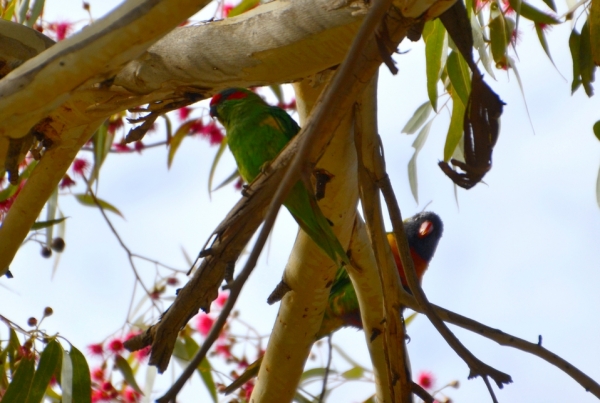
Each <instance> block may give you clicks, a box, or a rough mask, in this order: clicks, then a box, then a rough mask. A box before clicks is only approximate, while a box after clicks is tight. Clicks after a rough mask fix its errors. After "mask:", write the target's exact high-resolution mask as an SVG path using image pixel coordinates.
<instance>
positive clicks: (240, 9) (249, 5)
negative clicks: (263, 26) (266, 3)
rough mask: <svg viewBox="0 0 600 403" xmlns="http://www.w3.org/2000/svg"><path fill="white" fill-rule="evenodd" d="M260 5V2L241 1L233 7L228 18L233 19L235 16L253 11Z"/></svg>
mask: <svg viewBox="0 0 600 403" xmlns="http://www.w3.org/2000/svg"><path fill="white" fill-rule="evenodd" d="M259 4H260V0H242V1H241V3H240V4H238V5H237V6H235V7H234V8H233V9H232V10H231V11H230V12H229V15H228V17H230V18H231V17H235V16H236V15H240V14H242V13H245V12H246V11H248V10H251V9H253V8H254V7H256V6H257V5H259Z"/></svg>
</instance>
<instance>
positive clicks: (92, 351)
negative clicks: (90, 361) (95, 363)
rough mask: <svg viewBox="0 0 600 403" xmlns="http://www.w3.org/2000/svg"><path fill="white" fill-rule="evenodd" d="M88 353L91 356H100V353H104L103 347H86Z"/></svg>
mask: <svg viewBox="0 0 600 403" xmlns="http://www.w3.org/2000/svg"><path fill="white" fill-rule="evenodd" d="M88 351H89V352H90V354H91V355H102V353H104V347H103V346H102V343H97V344H90V345H89V346H88Z"/></svg>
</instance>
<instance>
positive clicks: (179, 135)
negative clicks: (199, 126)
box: [167, 120, 196, 168]
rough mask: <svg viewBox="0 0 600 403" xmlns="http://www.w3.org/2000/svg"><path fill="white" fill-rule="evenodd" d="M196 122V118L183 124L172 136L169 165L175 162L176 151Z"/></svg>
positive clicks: (168, 157)
mask: <svg viewBox="0 0 600 403" xmlns="http://www.w3.org/2000/svg"><path fill="white" fill-rule="evenodd" d="M195 123H196V121H195V120H190V121H189V122H186V123H184V124H182V125H181V126H180V127H179V128H178V129H177V131H176V132H175V135H174V136H173V137H171V140H170V141H169V153H168V156H167V167H169V168H171V164H173V158H175V153H176V152H177V150H178V149H179V146H180V145H181V142H182V141H183V139H184V137H185V136H187V135H188V133H189V132H190V129H191V128H192V126H193V125H194V124H195Z"/></svg>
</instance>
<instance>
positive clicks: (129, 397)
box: [123, 386, 140, 403]
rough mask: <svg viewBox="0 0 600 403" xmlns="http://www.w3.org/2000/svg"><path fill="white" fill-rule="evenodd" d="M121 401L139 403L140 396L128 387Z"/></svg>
mask: <svg viewBox="0 0 600 403" xmlns="http://www.w3.org/2000/svg"><path fill="white" fill-rule="evenodd" d="M123 399H124V400H125V401H126V402H127V403H136V402H139V401H140V394H139V393H138V392H136V391H135V390H134V389H133V388H130V387H129V386H128V387H127V388H126V389H125V390H124V391H123Z"/></svg>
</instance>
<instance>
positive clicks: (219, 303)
mask: <svg viewBox="0 0 600 403" xmlns="http://www.w3.org/2000/svg"><path fill="white" fill-rule="evenodd" d="M227 298H229V293H228V292H221V293H219V296H218V297H217V299H215V305H217V306H218V307H219V308H222V307H223V305H225V303H226V302H227Z"/></svg>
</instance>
